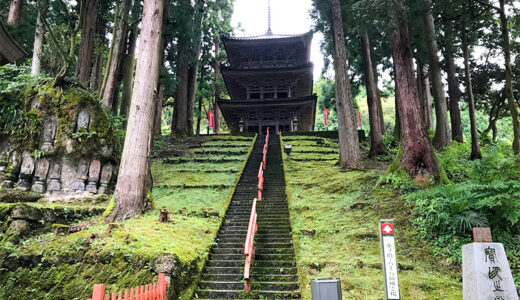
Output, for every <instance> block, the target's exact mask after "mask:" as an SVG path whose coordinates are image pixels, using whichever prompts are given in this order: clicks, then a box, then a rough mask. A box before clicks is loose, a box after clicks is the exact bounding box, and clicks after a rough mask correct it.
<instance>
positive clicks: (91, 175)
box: [86, 160, 101, 194]
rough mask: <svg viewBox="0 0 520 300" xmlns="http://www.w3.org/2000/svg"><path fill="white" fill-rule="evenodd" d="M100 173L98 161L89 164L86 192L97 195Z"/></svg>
mask: <svg viewBox="0 0 520 300" xmlns="http://www.w3.org/2000/svg"><path fill="white" fill-rule="evenodd" d="M100 173H101V162H100V161H99V160H93V161H92V162H91V163H90V169H89V171H88V185H87V187H86V190H87V192H89V193H93V194H95V193H97V190H98V189H97V183H98V181H99V174H100Z"/></svg>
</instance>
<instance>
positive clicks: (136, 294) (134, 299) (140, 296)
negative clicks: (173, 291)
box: [88, 273, 166, 300]
mask: <svg viewBox="0 0 520 300" xmlns="http://www.w3.org/2000/svg"><path fill="white" fill-rule="evenodd" d="M109 299H112V300H116V299H117V300H166V276H165V275H164V274H163V273H160V274H159V276H158V279H157V282H154V283H152V284H147V285H142V286H139V287H136V288H135V290H134V288H131V289H130V291H129V290H128V289H126V290H125V291H124V296H123V292H122V291H119V292H117V293H112V295H110V293H109V294H105V286H104V285H103V284H95V285H94V288H93V291H92V298H90V299H88V300H109Z"/></svg>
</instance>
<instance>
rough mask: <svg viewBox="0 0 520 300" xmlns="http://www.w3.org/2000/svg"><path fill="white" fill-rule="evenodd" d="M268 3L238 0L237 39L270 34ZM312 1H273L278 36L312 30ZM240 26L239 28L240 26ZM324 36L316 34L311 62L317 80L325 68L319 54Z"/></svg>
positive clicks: (272, 18)
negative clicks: (310, 11)
mask: <svg viewBox="0 0 520 300" xmlns="http://www.w3.org/2000/svg"><path fill="white" fill-rule="evenodd" d="M267 1H268V0H235V9H234V12H233V17H232V25H233V26H234V27H235V28H236V29H235V35H236V36H254V35H262V34H265V33H266V31H267ZM311 8H312V0H271V29H272V31H273V33H275V34H298V33H305V32H308V31H309V30H311V27H312V20H311V18H310V16H309V10H310V9H311ZM239 25H240V26H239ZM321 39H322V35H321V34H320V33H316V34H314V38H313V39H312V49H311V61H312V62H313V63H314V80H317V79H318V77H319V75H320V73H321V69H322V67H323V56H322V54H321V53H320V42H321Z"/></svg>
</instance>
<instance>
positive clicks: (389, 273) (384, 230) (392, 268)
mask: <svg viewBox="0 0 520 300" xmlns="http://www.w3.org/2000/svg"><path fill="white" fill-rule="evenodd" d="M379 233H380V236H381V250H382V254H383V275H384V279H385V282H384V283H385V299H387V300H395V299H401V296H400V294H399V281H398V279H397V260H396V256H395V239H394V224H393V220H380V221H379Z"/></svg>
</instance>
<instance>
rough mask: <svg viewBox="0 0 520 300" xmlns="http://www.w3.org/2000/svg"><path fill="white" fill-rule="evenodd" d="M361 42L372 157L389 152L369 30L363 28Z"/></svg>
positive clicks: (370, 153)
mask: <svg viewBox="0 0 520 300" xmlns="http://www.w3.org/2000/svg"><path fill="white" fill-rule="evenodd" d="M361 44H362V50H363V51H362V52H363V67H364V69H365V76H364V78H365V86H366V90H367V103H368V118H369V122H370V150H369V152H368V156H369V157H372V156H375V155H379V154H387V153H388V152H387V151H386V149H385V146H384V145H383V134H382V129H381V122H380V119H379V118H380V116H381V112H380V111H379V105H378V103H377V102H378V101H377V100H378V95H377V83H376V79H375V74H374V67H373V65H372V54H371V50H370V40H369V37H368V32H367V30H366V28H365V29H363V31H362V33H361Z"/></svg>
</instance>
